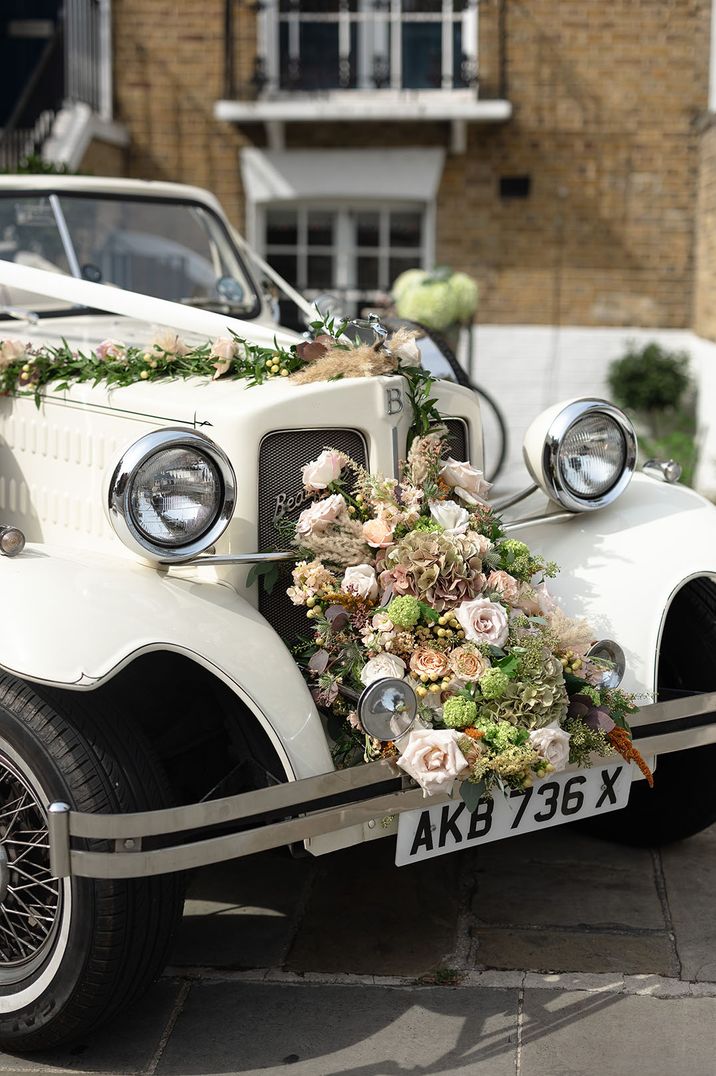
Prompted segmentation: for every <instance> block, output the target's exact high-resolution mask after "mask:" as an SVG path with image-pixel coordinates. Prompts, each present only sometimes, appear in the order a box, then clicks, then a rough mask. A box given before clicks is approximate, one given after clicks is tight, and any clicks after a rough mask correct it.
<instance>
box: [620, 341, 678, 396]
mask: <svg viewBox="0 0 716 1076" xmlns="http://www.w3.org/2000/svg"><path fill="white" fill-rule="evenodd" d="M688 364H689V359H688V355H686V354H685V352H683V351H667V350H666V348H663V347H661V345H660V344H657V343H651V344H646V345H645V346H644V347H642V348H635V347H633V346H632V347H630V348H629V350H628V351H627V353H626V355H624V356H623V358H621V359H616V360H615V361H614V362H613V363H612V364H611V365H610V367H609V377H608V380H609V388H610V390H611V393H612V396H613V398H614V401H615V403H617V404H618V405H619V406H620V407H623V408H625V409H626V410H628V411H641V412H644V413H646V414H648V413H650V412H652V411H669V410H676V409H678V407H679V406H680V404H681V402H682V400H683V398H684V395H685V393H686V390H687V389H688V387H689V384H690V379H689V374H688Z"/></svg>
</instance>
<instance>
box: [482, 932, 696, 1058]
mask: <svg viewBox="0 0 716 1076" xmlns="http://www.w3.org/2000/svg"><path fill="white" fill-rule="evenodd" d="M475 961H476V963H477V964H478V965H480V966H483V967H488V968H506V969H509V968H517V969H519V970H528V971H539V972H562V971H582V972H620V973H621V972H625V973H627V974H630V975H639V974H654V975H667V976H675V975H678V973H679V968H678V962H677V960H676V956H675V954H674V949H673V945H672V942H671V939H670V938H669V936H668V935H667V934H666V932H664V933H662V934H616V933H610V932H609V931H598V932H597V931H593V932H590V931H579V930H564V931H558V930H550V929H549V928H548V927H544V928H542V929H539V930H537V929H534V930H524V929H519V928H517V927H508V928H494V927H490V928H482V929H479V930H478V931H477V949H476V955H475ZM714 1076H716V1068H715V1070H714Z"/></svg>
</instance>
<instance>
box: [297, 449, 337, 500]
mask: <svg viewBox="0 0 716 1076" xmlns="http://www.w3.org/2000/svg"><path fill="white" fill-rule="evenodd" d="M345 462H346V457H345V456H344V455H343V453H342V452H336V451H335V450H334V449H330V448H324V450H323V452H321V454H320V456H318V458H317V459H315V460H311V462H310V463H307V464H306V466H305V467H303V468H302V470H301V475H302V477H303V484H304V486H305V487H306V489H307V490H308V491H309V493H318V491H319V490H322V489H326V488H327V487H328V486H329V485H330V484H331V482H335V480H336V479H337V478H338V477H339V475H340V473H341V471H342V470H343V466H344V464H345Z"/></svg>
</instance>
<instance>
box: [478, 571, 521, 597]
mask: <svg viewBox="0 0 716 1076" xmlns="http://www.w3.org/2000/svg"><path fill="white" fill-rule="evenodd" d="M485 590H487V591H494V592H495V593H496V594H499V596H500V598H501V599H502V600H503V601H504V602H507V604H508V605H520V604H521V603H520V598H521V597H522V584H521V583H519V582H518V581H517V579H515V577H514V576H513V575H510V574H509V573H508V572H490V574H489V575H488V577H487V582H486V583H485Z"/></svg>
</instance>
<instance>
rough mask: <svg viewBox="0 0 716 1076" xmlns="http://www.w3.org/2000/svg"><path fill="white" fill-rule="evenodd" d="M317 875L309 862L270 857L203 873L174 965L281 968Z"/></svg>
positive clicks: (186, 907)
mask: <svg viewBox="0 0 716 1076" xmlns="http://www.w3.org/2000/svg"><path fill="white" fill-rule="evenodd" d="M314 870H315V866H314V864H313V862H312V861H310V860H295V859H291V858H290V856H289V855H287V854H283V853H266V854H264V855H257V856H251V857H250V858H249V859H243V860H236V861H234V862H232V863H222V864H218V865H217V866H215V867H207V868H205V869H203V870H201V871H199V872H198V874H197V875H196V876H195V878H194V879H193V881H192V884H191V886H190V888H189V892H188V895H187V900H186V902H185V904H184V918H183V920H182V925H181V928H180V931H179V934H178V936H177V940H176V943H175V945H174V949H173V951H172V954H171V957H170V964H171V965H173V966H187V965H189V966H199V967H220V968H232V969H241V968H256V967H271V966H272V965H275V964H281V963H282V962H283V959H284V957H285V955H286V952H287V950H288V947H289V945H290V942H291V938H292V936H293V932H294V929H295V920H296V916H297V914H298V910H299V908H300V906H301V903H302V901H303V897H304V892H305V888H306V886H307V884H308V883H309V880H310V878H311V876H312V873H313V871H314Z"/></svg>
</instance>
